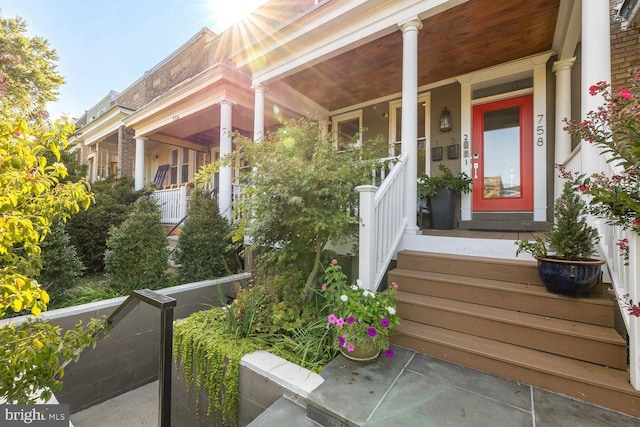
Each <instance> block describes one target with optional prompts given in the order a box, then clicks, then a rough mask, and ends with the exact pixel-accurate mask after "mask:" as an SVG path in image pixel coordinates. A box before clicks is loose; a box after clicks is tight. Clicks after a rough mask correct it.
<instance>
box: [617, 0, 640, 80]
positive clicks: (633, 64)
mask: <svg viewBox="0 0 640 427" xmlns="http://www.w3.org/2000/svg"><path fill="white" fill-rule="evenodd" d="M619 3H621V1H620V0H611V1H610V5H611V82H612V85H613V87H620V86H628V83H627V81H628V78H629V70H630V69H632V70H635V69H638V68H640V28H638V27H637V26H636V27H632V28H628V29H626V30H624V31H623V30H622V28H621V25H622V22H621V21H620V18H619V17H618V16H617V13H616V9H615V7H616V6H617V5H618V4H619Z"/></svg>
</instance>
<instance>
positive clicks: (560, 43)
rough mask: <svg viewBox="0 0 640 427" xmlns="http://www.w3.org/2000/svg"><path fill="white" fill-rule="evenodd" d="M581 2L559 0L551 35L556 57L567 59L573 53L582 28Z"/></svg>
mask: <svg viewBox="0 0 640 427" xmlns="http://www.w3.org/2000/svg"><path fill="white" fill-rule="evenodd" d="M581 5H582V2H580V1H577V0H560V9H559V11H558V21H557V23H556V30H555V33H554V35H553V45H552V46H553V47H552V49H553V50H554V51H555V52H556V53H557V54H558V59H559V60H562V59H567V58H571V57H573V56H574V55H575V52H576V48H577V47H578V42H579V41H580V34H581V28H582V6H581Z"/></svg>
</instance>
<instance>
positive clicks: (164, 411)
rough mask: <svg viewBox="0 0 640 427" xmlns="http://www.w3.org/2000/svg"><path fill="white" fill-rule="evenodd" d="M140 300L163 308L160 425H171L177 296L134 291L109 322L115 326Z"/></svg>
mask: <svg viewBox="0 0 640 427" xmlns="http://www.w3.org/2000/svg"><path fill="white" fill-rule="evenodd" d="M140 302H145V303H147V304H149V305H151V306H153V307H156V308H159V309H160V310H161V314H160V316H161V317H160V373H159V378H158V382H159V383H160V386H159V394H160V396H159V402H158V425H159V426H160V427H169V426H170V425H171V365H172V362H173V361H172V359H173V307H175V306H176V300H175V298H171V297H168V296H165V295H161V294H159V293H157V292H154V291H152V290H149V289H142V290H139V291H133V293H132V294H131V295H129V297H128V298H127V299H126V300H125V301H124V302H123V303H122V304H120V306H119V307H118V308H116V310H115V311H114V312H113V313H112V314H111V316H109V317H108V318H107V323H108V324H109V326H110V327H111V328H113V327H114V326H115V325H116V324H117V323H118V322H119V321H120V320H122V319H123V318H124V317H126V316H127V314H129V313H130V312H131V310H133V309H134V308H135V307H136V306H137V305H138V304H139V303H140Z"/></svg>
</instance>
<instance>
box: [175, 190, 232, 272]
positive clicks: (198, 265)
mask: <svg viewBox="0 0 640 427" xmlns="http://www.w3.org/2000/svg"><path fill="white" fill-rule="evenodd" d="M230 232H231V227H230V225H229V223H228V221H227V220H226V219H225V218H224V217H222V216H221V215H220V212H219V210H218V204H217V203H216V201H215V200H214V199H212V198H211V196H210V195H209V193H207V192H204V191H194V193H193V194H192V195H191V200H190V202H189V211H188V217H187V220H186V221H185V223H184V227H183V228H182V232H181V233H180V237H179V238H178V246H177V247H176V252H175V260H176V262H177V263H178V264H181V268H180V278H181V280H182V282H183V283H188V282H197V281H199V280H206V279H215V278H218V277H223V276H226V275H228V274H230V273H235V272H237V271H238V267H237V262H236V261H235V257H234V254H233V252H232V251H231V250H230V249H229V247H230V244H231V239H230V238H229V233H230Z"/></svg>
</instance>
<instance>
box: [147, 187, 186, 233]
mask: <svg viewBox="0 0 640 427" xmlns="http://www.w3.org/2000/svg"><path fill="white" fill-rule="evenodd" d="M151 197H152V198H153V199H155V201H156V202H157V203H158V206H159V207H160V211H161V212H162V223H163V224H177V223H178V222H180V220H182V218H184V217H185V215H186V214H187V186H186V185H181V186H180V187H177V188H167V189H165V190H156V191H154V192H153V193H152V194H151Z"/></svg>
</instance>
